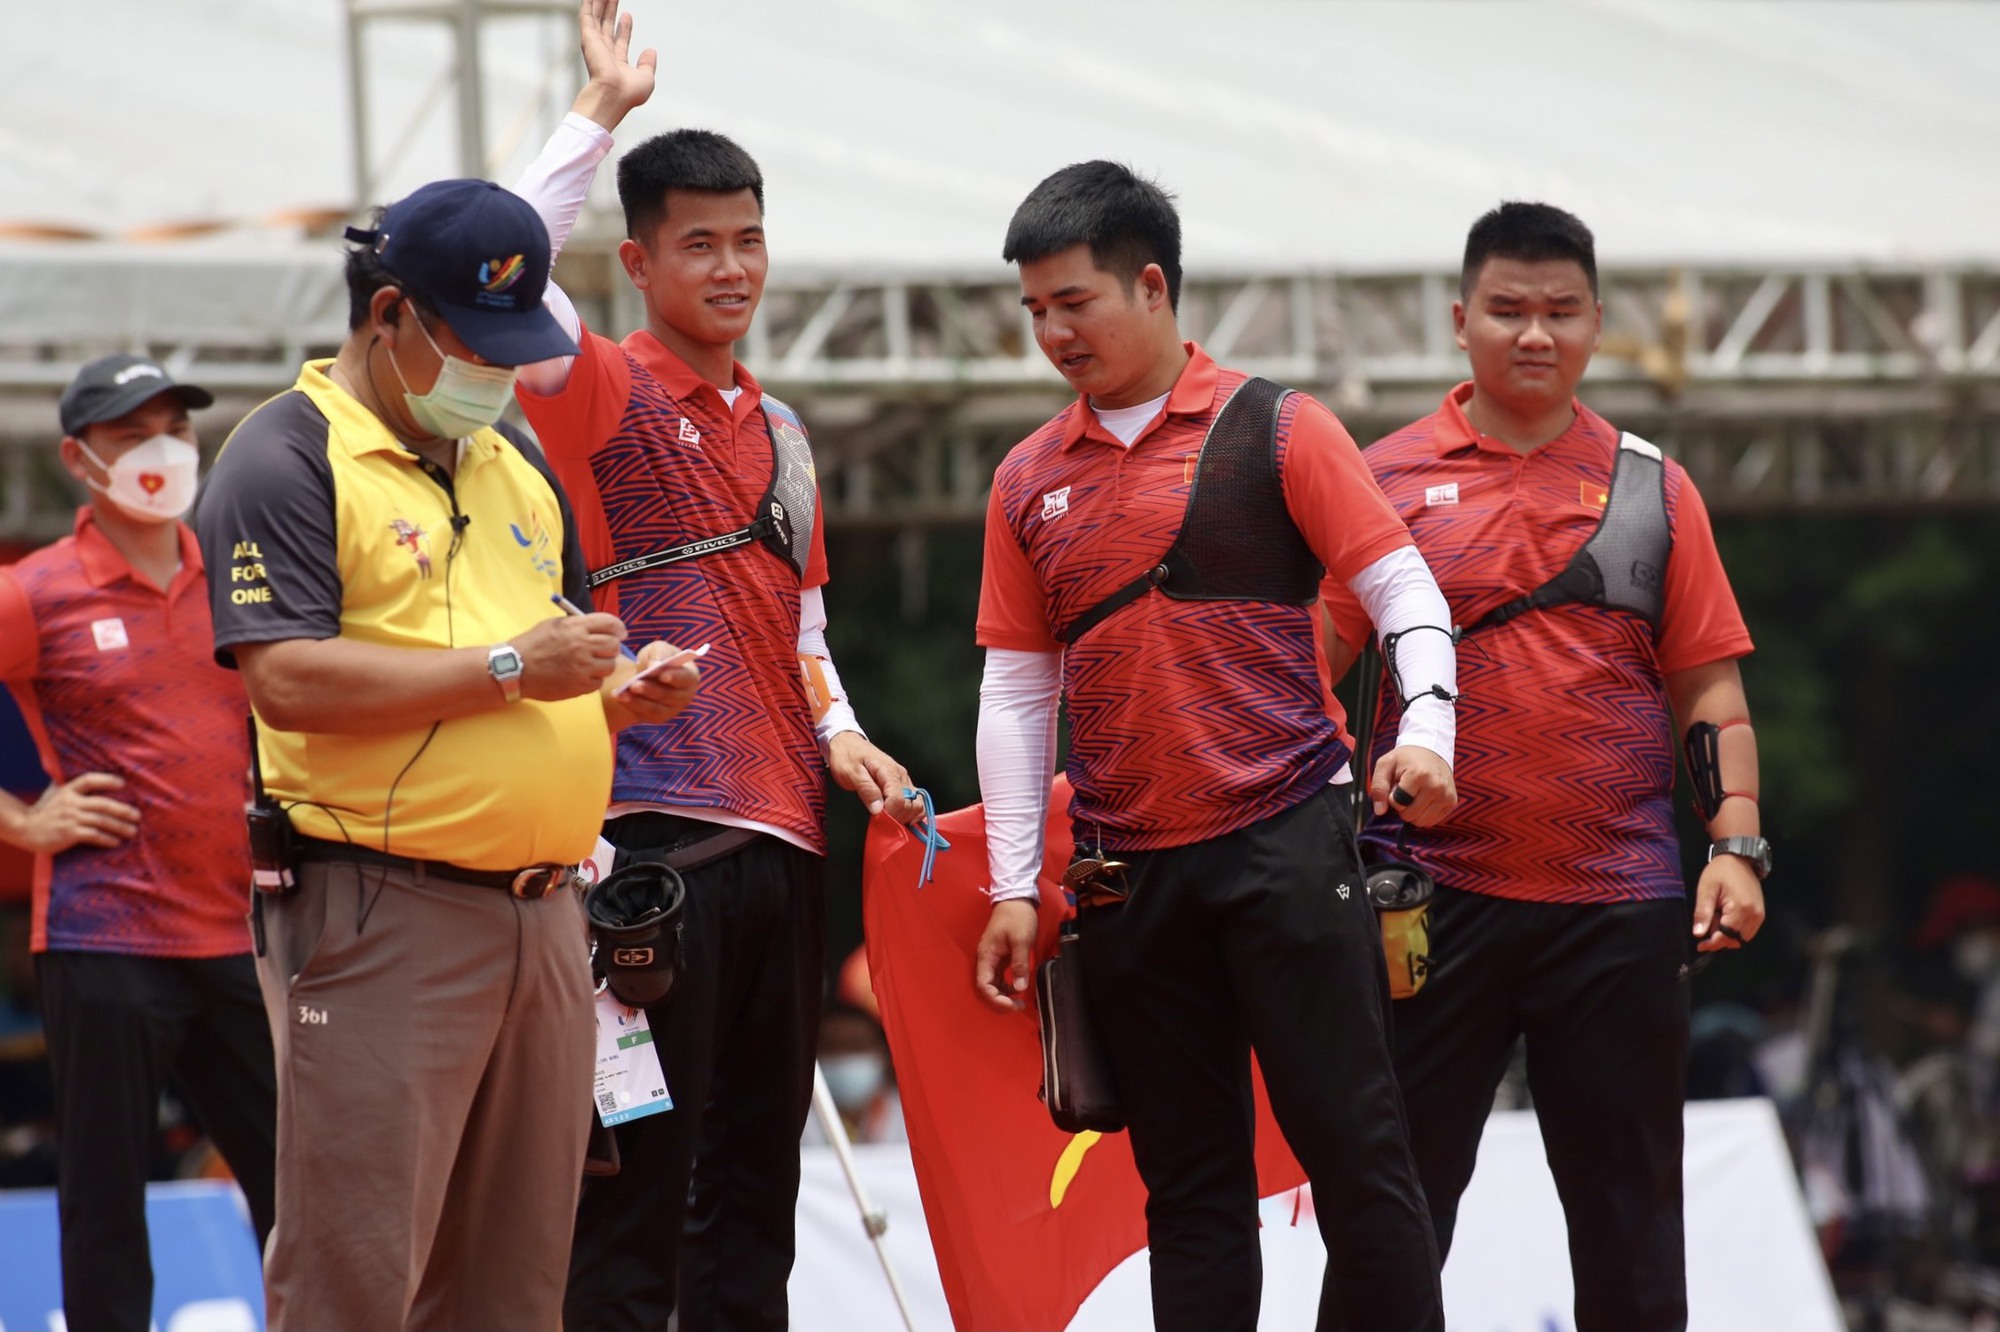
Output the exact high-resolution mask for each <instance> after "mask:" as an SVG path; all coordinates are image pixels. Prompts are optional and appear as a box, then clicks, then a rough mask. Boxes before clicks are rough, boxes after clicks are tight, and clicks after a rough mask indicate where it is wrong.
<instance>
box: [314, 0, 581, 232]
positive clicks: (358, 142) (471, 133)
mask: <svg viewBox="0 0 2000 1332" xmlns="http://www.w3.org/2000/svg"><path fill="white" fill-rule="evenodd" d="M345 8H346V20H347V84H348V101H349V108H348V109H349V114H350V117H351V122H350V123H351V131H352V135H353V138H352V146H353V150H354V200H355V202H356V203H357V204H361V205H366V204H368V203H370V202H376V201H380V199H381V197H382V191H383V190H384V188H385V187H386V186H387V185H388V184H389V182H391V181H392V180H393V179H395V177H396V173H397V170H398V168H399V167H401V166H402V165H403V163H404V161H405V159H406V158H407V156H408V154H409V153H410V152H411V149H412V147H413V145H414V144H415V143H416V140H417V138H418V136H419V134H420V133H421V132H422V131H423V129H424V128H425V126H426V125H427V123H428V122H429V120H430V117H431V116H432V114H433V113H435V112H436V110H437V108H438V107H439V106H440V105H442V104H443V103H444V102H446V101H447V100H448V101H449V102H450V103H451V105H452V108H453V112H454V114H455V117H456V131H457V132H456V135H455V145H456V152H455V154H454V159H453V162H454V164H453V167H452V169H453V170H455V171H456V172H457V173H458V174H459V175H461V176H477V177H480V178H483V179H491V178H493V177H494V176H495V175H496V174H497V173H498V172H499V171H500V169H501V167H502V165H503V164H504V163H505V162H506V161H507V159H508V158H509V157H510V156H511V155H512V154H513V152H514V150H515V149H516V148H517V147H519V146H520V144H521V142H522V140H523V138H524V136H525V135H526V134H527V132H528V131H530V130H532V129H539V130H541V131H543V132H546V130H547V129H548V124H547V123H540V124H538V123H537V120H538V114H537V113H538V112H540V113H544V114H541V115H540V116H539V119H540V120H541V121H544V122H546V121H549V120H552V119H553V117H550V116H548V115H547V114H545V113H546V112H547V110H548V102H549V99H550V97H551V96H552V95H553V94H554V93H555V92H556V90H557V85H558V84H559V83H560V84H563V85H565V86H566V85H567V84H568V83H569V82H570V81H571V80H573V79H574V77H575V71H576V69H577V65H578V61H577V57H576V52H575V40H574V29H575V23H576V5H575V4H574V3H572V2H571V0H346V4H345ZM411 25H419V26H432V27H435V28H438V29H441V30H442V33H443V35H444V36H445V38H446V51H447V55H446V59H445V60H444V62H443V63H442V66H441V67H440V68H439V69H437V70H435V71H433V73H432V77H431V79H430V81H429V83H428V86H427V87H425V89H424V90H423V92H422V93H421V94H420V95H419V96H418V97H417V98H416V100H415V102H414V104H413V106H412V107H411V108H409V109H407V110H405V111H403V112H402V114H400V115H398V114H397V112H396V111H395V110H394V109H393V107H392V105H391V104H390V102H389V93H390V91H391V88H390V87H388V86H386V85H390V84H392V83H394V82H396V80H395V79H393V78H392V77H391V76H390V75H389V74H388V73H386V72H385V71H382V70H380V69H378V68H377V66H376V60H375V53H376V48H377V46H378V45H379V43H378V42H377V41H376V40H375V34H376V33H377V32H378V31H379V30H381V29H384V28H396V29H406V28H408V27H409V26H411ZM523 28H530V29H538V30H539V31H540V35H541V36H542V37H543V38H544V41H543V47H544V50H545V51H546V52H547V55H546V58H545V59H544V61H543V64H544V66H545V68H544V70H543V73H542V77H541V78H540V80H539V81H538V86H537V87H536V89H535V92H534V94H533V95H532V96H531V97H530V98H529V99H528V100H527V101H526V102H525V103H524V104H523V105H521V106H519V107H517V108H515V109H514V111H513V114H512V116H511V118H510V119H509V121H508V123H507V125H506V127H505V129H504V130H503V131H502V133H501V134H500V136H499V137H498V138H497V139H495V138H494V137H492V136H490V135H489V134H488V132H487V126H488V123H489V121H488V112H489V111H491V110H493V108H492V107H491V106H490V105H489V101H490V99H489V95H488V87H487V85H488V79H487V78H486V74H485V68H486V61H485V48H486V46H487V44H488V43H489V42H490V41H493V40H495V39H496V37H497V38H499V39H511V40H513V41H515V42H517V43H518V41H519V39H520V37H521V35H522V34H521V31H520V30H521V29H523ZM557 33H559V34H561V35H560V38H559V39H558V40H555V41H554V42H551V41H549V40H548V39H549V38H550V37H551V36H552V35H554V34H557ZM402 36H403V34H401V33H400V32H399V33H396V34H394V37H395V38H397V39H401V38H402ZM397 45H398V47H399V49H400V50H402V51H404V52H407V51H409V50H410V49H411V47H412V44H411V43H410V42H408V41H407V40H398V41H397ZM565 76H567V77H565ZM405 91H407V90H405ZM392 125H393V129H392V128H391V126H392ZM437 174H439V173H438V172H435V171H431V172H425V173H423V174H422V175H420V176H419V179H420V180H421V179H423V178H424V177H425V176H430V175H437Z"/></svg>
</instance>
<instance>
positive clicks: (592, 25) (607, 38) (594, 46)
mask: <svg viewBox="0 0 2000 1332" xmlns="http://www.w3.org/2000/svg"><path fill="white" fill-rule="evenodd" d="M576 26H577V32H578V35H579V37H580V38H581V41H582V45H583V67H584V69H585V70H586V71H587V72H588V73H589V75H590V81H589V82H588V83H586V84H584V85H583V91H582V92H580V93H578V94H577V95H576V102H575V104H574V105H573V106H572V107H571V110H573V111H575V112H576V113H577V114H578V115H581V116H586V117H588V118H590V119H591V120H594V121H596V122H597V123H598V124H600V125H602V126H603V127H604V128H605V129H607V130H614V129H617V128H618V122H619V121H621V120H623V119H625V116H626V113H627V112H629V111H631V110H632V108H633V107H635V106H643V105H645V103H646V99H647V98H649V97H651V96H652V95H653V81H654V78H655V76H656V74H657V73H658V71H659V65H660V57H659V53H658V52H656V51H654V50H652V49H651V48H650V47H649V48H648V49H646V50H644V51H641V52H640V53H639V58H638V59H637V60H634V59H632V58H631V54H630V53H631V48H632V16H631V15H630V14H624V15H621V14H619V12H618V0H583V4H582V5H581V7H579V8H578V10H577V15H576Z"/></svg>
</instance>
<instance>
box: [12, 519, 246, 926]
mask: <svg viewBox="0 0 2000 1332" xmlns="http://www.w3.org/2000/svg"><path fill="white" fill-rule="evenodd" d="M180 541H181V570H180V572H179V573H178V574H176V575H175V576H174V580H173V583H172V585H171V586H169V587H168V588H167V590H166V591H165V592H162V591H161V590H160V589H159V588H157V587H154V586H153V585H152V584H151V583H150V582H148V581H147V580H146V579H145V578H143V577H142V576H140V575H139V574H137V573H135V572H134V571H133V569H132V566H131V565H129V564H128V563H126V561H125V557H124V556H123V555H120V554H119V553H118V549H117V547H115V546H113V545H112V544H111V542H110V540H109V539H107V538H106V537H105V535H104V534H103V533H102V532H101V531H99V530H98V527H97V524H96V522H95V521H94V520H93V518H92V515H91V511H90V510H89V509H88V508H85V509H82V510H79V511H78V513H77V519H76V531H75V534H74V535H72V536H67V537H64V538H63V539H62V540H60V541H57V542H56V543H54V544H53V545H50V546H47V547H44V548H43V549H41V550H38V551H36V552H35V553H34V554H32V555H30V556H28V557H27V558H26V559H23V560H21V561H20V562H19V563H17V564H13V565H9V566H7V567H6V568H0V680H5V681H6V683H7V687H8V688H9V689H11V690H12V691H13V693H14V699H15V701H16V702H17V703H18V704H19V705H20V708H21V714H22V716H23V717H25V718H26V719H27V723H28V729H29V731H30V732H31V733H32V734H33V735H34V737H35V745H36V747H37V748H38V749H39V750H40V751H41V757H42V767H43V768H44V769H45V770H46V771H47V772H48V774H49V776H50V778H51V779H52V780H54V781H57V782H61V781H67V780H69V779H70V778H73V777H77V776H80V775H81V774H83V773H86V772H109V773H114V774H116V775H117V776H119V777H122V778H124V779H125V786H124V788H123V789H122V790H119V791H115V792H112V793H110V794H112V795H113V796H115V798H117V799H119V800H122V801H124V802H125V803H126V804H128V805H132V806H134V807H136V808H137V809H138V810H139V831H138V834H137V835H136V836H134V837H133V838H131V839H130V840H129V841H126V842H123V843H120V844H119V845H117V846H113V847H96V846H86V845H78V846H75V847H72V848H70V849H69V850H68V851H64V852H62V853H60V854H59V855H56V856H53V857H51V856H41V857H38V858H37V861H36V866H35V897H34V936H33V940H32V946H33V948H34V950H35V951H36V952H42V951H44V950H46V949H51V948H54V949H75V950H79V951H83V952H97V953H137V954H144V955H147V956H154V957H221V956H225V955H228V954H232V953H243V952H248V951H249V948H250V935H249V931H248V928H247V927H246V925H245V923H244V919H245V914H246V912H247V911H248V909H249V900H250V899H249V894H250V847H249V840H248V836H247V834H246V833H245V831H244V825H243V805H244V802H245V801H246V800H247V799H248V798H249V788H248V780H247V773H248V770H249V766H250V757H249V744H248V739H247V737H246V733H245V719H246V718H247V717H248V716H249V715H250V705H249V703H248V702H247V701H246V700H245V698H244V696H243V687H242V685H241V684H240V683H238V681H237V679H236V676H235V675H234V674H233V673H232V672H229V671H226V670H224V669H222V668H221V667H220V666H217V665H216V664H215V659H214V655H213V654H214V646H215V644H214V637H213V635H212V633H211V631H210V627H209V607H208V588H207V579H206V577H205V576H204V574H203V571H202V561H201V548H200V547H199V546H198V545H197V544H196V543H195V538H194V533H193V532H192V531H190V530H189V529H188V528H187V527H186V526H185V525H182V526H181V528H180Z"/></svg>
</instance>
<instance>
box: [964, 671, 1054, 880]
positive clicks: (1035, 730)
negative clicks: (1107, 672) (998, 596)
mask: <svg viewBox="0 0 2000 1332" xmlns="http://www.w3.org/2000/svg"><path fill="white" fill-rule="evenodd" d="M1061 700H1062V653H1060V652H1015V651H1012V650H1010V649H1007V648H988V649H986V676H985V679H984V680H983V681H982V682H981V683H980V686H979V743H978V749H979V797H980V799H981V800H982V801H984V802H985V805H986V867H987V872H988V873H989V874H990V875H991V876H992V878H993V886H992V888H991V889H990V890H989V891H990V892H991V894H992V897H993V900H994V901H996V902H1004V901H1007V900H1008V899H1010V898H1016V897H1020V898H1030V899H1032V898H1034V897H1035V896H1036V894H1037V893H1038V892H1039V890H1038V889H1037V888H1036V886H1035V880H1036V879H1037V878H1038V877H1039V876H1040V874H1041V871H1042V834H1043V831H1044V829H1045V827H1046V826H1047V822H1048V814H1049V778H1050V777H1051V776H1053V775H1054V773H1055V768H1056V708H1057V705H1058V704H1059V703H1060V702H1061Z"/></svg>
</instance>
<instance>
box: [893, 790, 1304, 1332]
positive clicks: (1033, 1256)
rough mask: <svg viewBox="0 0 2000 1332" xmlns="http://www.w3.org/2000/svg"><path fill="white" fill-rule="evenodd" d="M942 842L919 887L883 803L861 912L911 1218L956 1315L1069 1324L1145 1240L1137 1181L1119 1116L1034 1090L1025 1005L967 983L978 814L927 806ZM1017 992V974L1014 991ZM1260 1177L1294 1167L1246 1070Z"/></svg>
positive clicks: (965, 1326) (1052, 805) (1049, 857)
mask: <svg viewBox="0 0 2000 1332" xmlns="http://www.w3.org/2000/svg"><path fill="white" fill-rule="evenodd" d="M1069 797H1070V789H1069V783H1068V782H1067V781H1066V780H1064V779H1063V778H1061V777H1058V778H1057V779H1056V783H1055V790H1054V792H1053V794H1052V796H1051V798H1050V801H1049V810H1050V815H1049V825H1048V834H1047V840H1046V843H1045V850H1044V852H1043V857H1042V872H1041V877H1040V887H1041V893H1042V897H1041V933H1040V937H1039V938H1038V939H1037V941H1036V942H1037V947H1036V956H1037V958H1043V957H1047V956H1048V955H1049V953H1050V951H1051V950H1053V949H1054V947H1055V939H1056V932H1057V927H1058V926H1059V925H1060V924H1061V922H1062V919H1063V917H1064V916H1065V915H1066V914H1067V911H1068V908H1067V907H1066V906H1065V903H1064V897H1063V892H1062V889H1061V887H1060V886H1059V885H1058V882H1057V880H1058V878H1059V876H1060V875H1061V872H1062V869H1063V867H1064V866H1066V865H1068V864H1069V858H1070V833H1069V818H1068V815H1067V813H1066V811H1067V810H1068V808H1069ZM938 830H939V831H940V832H941V833H943V834H944V837H945V840H946V841H948V842H950V843H951V850H949V851H947V852H943V853H941V854H940V855H939V856H938V857H937V863H936V866H935V874H936V877H935V879H934V880H933V881H932V882H931V883H930V884H929V885H927V886H925V887H922V888H919V887H918V886H917V877H918V874H919V872H920V870H921V867H922V864H923V847H922V845H921V844H920V843H919V842H918V841H917V840H916V839H915V838H913V837H911V836H909V835H908V834H907V833H905V832H904V831H903V830H902V828H901V827H900V826H899V825H898V824H896V823H894V822H892V821H891V820H889V819H887V818H877V819H875V820H874V822H873V823H872V824H871V825H870V827H869V830H868V849H867V856H866V868H865V870H864V880H863V905H862V912H863V917H864V921H865V923H866V926H867V933H868V973H869V980H870V983H871V984H872V986H873V988H874V991H875V996H876V998H877V1000H878V1001H879V1002H880V1004H881V1008H882V1025H883V1028H884V1029H885V1030H886V1031H887V1032H888V1036H889V1053H890V1056H891V1058H892V1059H893V1060H894V1062H895V1065H896V1084H897V1088H898V1090H899V1091H900V1092H901V1094H902V1098H903V1113H904V1118H905V1121H906V1123H907V1125H908V1129H909V1137H910V1154H911V1156H912V1158H913V1159H914V1161H915V1164H916V1171H917V1186H918V1189H919V1191H920V1192H921V1193H922V1195H923V1200H924V1220H925V1222H926V1223H927V1224H928V1225H929V1227H930V1232H931V1244H932V1247H933V1248H934V1249H935V1250H936V1252H937V1260H938V1274H939V1276H940V1277H941V1278H942V1279H943V1284H944V1292H945V1298H946V1301H947V1302H948V1303H949V1304H950V1306H951V1317H952V1324H953V1326H954V1327H955V1328H957V1329H958V1332H1018V1329H1022V1328H1061V1327H1065V1326H1067V1325H1068V1324H1069V1321H1070V1319H1071V1318H1072V1317H1074V1316H1075V1314H1076V1311H1077V1309H1078V1308H1080V1307H1081V1306H1082V1304H1083V1302H1084V1300H1085V1299H1087V1298H1088V1297H1089V1295H1090V1292H1091V1291H1093V1290H1095V1289H1096V1288H1097V1285H1098V1283H1099V1282H1101V1281H1102V1280H1103V1279H1104V1278H1105V1277H1106V1276H1107V1275H1108V1274H1109V1273H1110V1272H1111V1269H1113V1268H1114V1267H1116V1266H1118V1264H1119V1263H1121V1262H1123V1261H1124V1260H1125V1259H1126V1258H1128V1257H1130V1256H1131V1255H1132V1254H1134V1253H1137V1252H1138V1251H1139V1250H1140V1249H1141V1248H1143V1247H1145V1243H1146V1216H1145V1206H1146V1190H1145V1186H1144V1185H1142V1184H1141V1183H1140V1182H1139V1174H1138V1170H1137V1169H1136V1168H1135V1167H1134V1166H1133V1164H1132V1147H1131V1143H1130V1142H1129V1141H1128V1140H1127V1138H1126V1135H1124V1134H1123V1133H1114V1134H1106V1135H1098V1134H1095V1133H1078V1134H1069V1133H1064V1132H1063V1131H1062V1130H1061V1129H1058V1128H1057V1127H1056V1126H1055V1123H1054V1122H1053V1121H1052V1120H1051V1119H1050V1118H1049V1112H1048V1110H1047V1108H1046V1107H1045V1106H1043V1104H1042V1102H1041V1099H1040V1096H1039V1090H1040V1087H1041V1075H1042V1053H1041V1040H1040V1036H1039V1034H1038V1030H1037V1027H1036V1023H1035V1014H1034V1011H1033V1007H1032V999H1031V1003H1030V1008H1029V1010H1028V1011H1027V1012H1024V1013H1000V1012H996V1011H995V1010H993V1009H990V1008H988V1007H987V1006H986V1005H985V1004H983V1003H981V1002H980V1000H979V999H978V997H977V996H976V995H975V994H974V993H973V989H972V963H973V952H974V950H975V949H976V948H977V947H978V944H979V935H980V932H981V931H982V930H984V929H985V927H986V919H987V916H988V914H989V912H990V911H991V903H990V902H989V901H988V900H987V897H986V892H985V888H986V884H987V883H988V882H989V876H988V874H987V871H986V832H985V816H984V811H983V810H982V809H981V807H980V806H977V805H974V806H973V807H972V808H970V809H961V810H957V811H954V812H953V813H950V814H945V815H942V816H940V817H939V819H938ZM1029 994H1030V996H1032V994H1033V991H1032V989H1031V990H1030V991H1029ZM1256 1091H1257V1191H1258V1193H1259V1195H1260V1196H1263V1197H1267V1198H1268V1197H1270V1196H1272V1195H1273V1194H1277V1193H1283V1192H1285V1191H1287V1190H1290V1189H1295V1188H1297V1187H1298V1186H1299V1185H1301V1184H1303V1183H1304V1182H1305V1172H1304V1171H1302V1170H1301V1169H1300V1168H1299V1166H1298V1163H1297V1162H1296V1161H1294V1160H1293V1159H1292V1154H1291V1150H1290V1149H1289V1148H1288V1147H1287V1146H1286V1145H1285V1140H1284V1137H1283V1135H1282V1134H1280V1133H1279V1131H1278V1126H1277V1123H1276V1121H1275V1120H1273V1119H1272V1117H1271V1109H1270V1104H1269V1102H1268V1101H1267V1100H1266V1098H1265V1095H1264V1085H1263V1080H1262V1079H1261V1078H1259V1079H1258V1080H1257V1088H1256Z"/></svg>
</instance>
